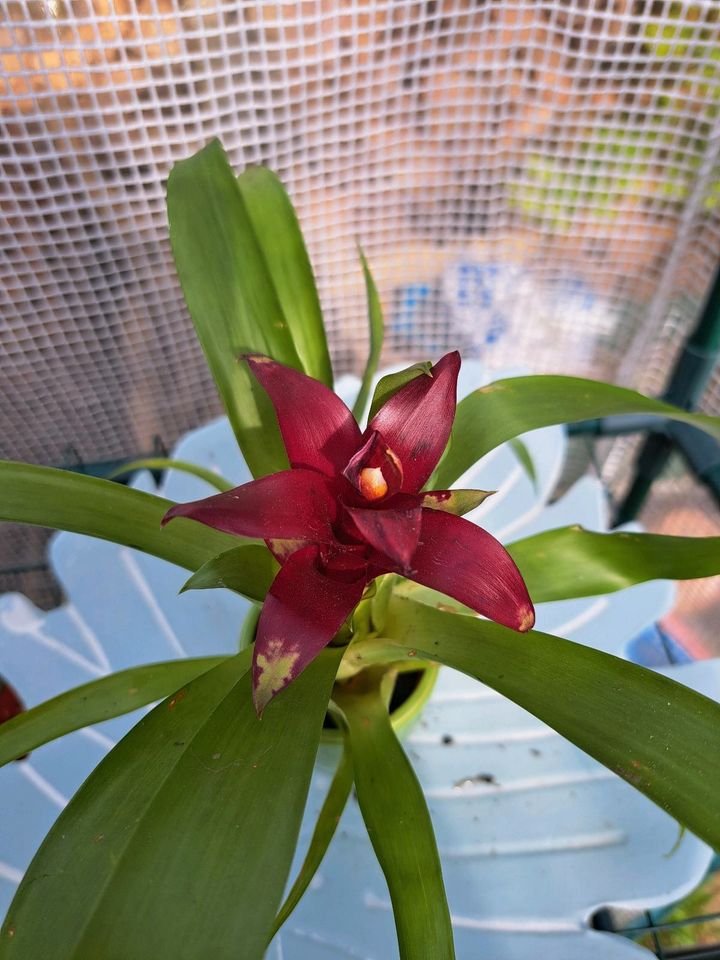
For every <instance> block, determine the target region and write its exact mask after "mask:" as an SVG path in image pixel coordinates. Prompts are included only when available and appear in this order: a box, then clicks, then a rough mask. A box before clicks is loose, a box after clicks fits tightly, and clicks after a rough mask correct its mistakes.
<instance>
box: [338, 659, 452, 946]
mask: <svg viewBox="0 0 720 960" xmlns="http://www.w3.org/2000/svg"><path fill="white" fill-rule="evenodd" d="M382 676H383V674H382V671H374V670H368V671H364V672H363V673H361V674H358V675H357V676H356V677H353V679H352V680H351V681H349V683H348V684H347V685H346V691H347V692H346V693H341V692H340V691H339V688H338V689H336V692H335V694H334V697H335V700H336V703H337V704H338V706H339V707H340V708H341V710H342V711H343V713H344V714H345V717H346V719H347V723H348V732H349V737H350V748H351V751H352V756H353V770H354V777H355V787H356V790H357V797H358V803H359V804H360V810H361V811H362V815H363V819H364V820H365V825H366V827H367V830H368V834H369V835H370V840H371V841H372V845H373V848H374V850H375V853H376V855H377V858H378V860H379V862H380V866H381V867H382V870H383V873H384V874H385V879H386V880H387V884H388V889H389V891H390V899H391V901H392V905H393V913H394V915H395V926H396V929H397V936H398V945H399V948H400V957H401V960H439V958H440V957H442V958H443V960H452V958H453V957H454V956H455V949H454V946H453V934H452V925H451V923H450V911H449V910H448V905H447V898H446V896H445V887H444V885H443V879H442V871H441V868H440V858H439V856H438V852H437V846H436V844H435V834H434V833H433V827H432V822H431V820H430V814H429V813H428V809H427V805H426V803H425V797H424V796H423V792H422V790H421V788H420V784H419V783H418V781H417V777H416V776H415V772H414V771H413V768H412V767H411V765H410V762H409V760H408V758H407V757H406V755H405V752H404V750H403V749H402V747H401V746H400V743H399V742H398V739H397V737H396V736H395V733H394V731H393V729H392V725H391V723H390V718H389V716H388V711H387V707H386V705H385V702H384V700H383V697H382V694H381V690H380V682H381V679H382Z"/></svg>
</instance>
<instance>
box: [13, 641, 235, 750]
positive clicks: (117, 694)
mask: <svg viewBox="0 0 720 960" xmlns="http://www.w3.org/2000/svg"><path fill="white" fill-rule="evenodd" d="M245 655H246V656H247V657H249V656H250V652H249V651H247V652H246V653H245ZM224 659H227V658H226V657H196V658H193V659H191V660H168V661H166V662H164V663H148V664H144V665H143V666H141V667H131V668H130V669H129V670H121V671H120V672H118V673H112V674H110V676H108V677H102V678H101V679H100V680H93V681H92V682H91V683H85V684H83V685H82V686H81V687H75V688H73V689H72V690H68V691H67V692H66V693H61V694H60V695H59V696H58V697H53V698H52V700H46V701H45V702H44V703H40V704H38V705H37V706H36V707H33V708H32V709H31V710H27V711H25V713H19V714H18V715H17V716H15V717H13V718H12V720H8V721H7V722H6V723H3V724H2V725H1V726H0V766H3V765H4V764H6V763H9V762H10V760H17V758H18V757H22V756H24V755H25V754H26V753H30V751H31V750H35V749H37V747H41V746H42V745H43V744H44V743H49V741H50V740H56V739H57V738H58V737H64V736H65V734H66V733H72V731H73V730H80V729H81V728H82V727H87V726H89V725H90V724H93V723H101V722H102V721H103V720H110V719H111V718H112V717H119V716H122V714H124V713H131V712H132V711H133V710H137V708H138V707H144V706H145V705H146V704H148V703H152V702H153V701H154V700H160V699H161V698H163V697H167V696H169V695H170V694H171V693H174V692H175V691H176V690H177V689H179V688H180V687H182V686H183V684H185V683H189V682H190V681H191V680H194V679H195V677H198V676H200V674H201V673H206V672H207V671H208V670H211V669H212V668H213V667H216V666H217V665H218V664H219V663H221V662H222V661H223V660H224Z"/></svg>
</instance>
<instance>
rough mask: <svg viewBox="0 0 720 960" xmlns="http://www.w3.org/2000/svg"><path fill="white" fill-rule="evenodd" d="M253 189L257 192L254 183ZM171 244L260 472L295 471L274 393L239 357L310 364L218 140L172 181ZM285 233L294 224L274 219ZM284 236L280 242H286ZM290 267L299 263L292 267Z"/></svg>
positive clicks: (210, 358)
mask: <svg viewBox="0 0 720 960" xmlns="http://www.w3.org/2000/svg"><path fill="white" fill-rule="evenodd" d="M248 189H249V188H248ZM167 190H168V197H167V202H168V218H169V221H170V242H171V244H172V249H173V254H174V256H175V264H176V266H177V271H178V276H179V277H180V283H181V285H182V289H183V293H184V295H185V301H186V303H187V306H188V310H189V311H190V316H191V317H192V320H193V323H194V324H195V331H196V333H197V335H198V339H199V340H200V344H201V346H202V348H203V350H204V352H205V357H206V359H207V362H208V366H209V367H210V370H211V372H212V375H213V377H214V379H215V383H216V384H217V387H218V390H219V392H220V396H221V398H222V401H223V403H224V405H225V409H226V410H227V414H228V417H229V418H230V423H231V425H232V428H233V430H234V431H235V436H236V437H237V439H238V443H239V444H240V448H241V450H242V452H243V454H244V456H245V460H246V461H247V464H248V466H249V467H250V469H251V470H252V472H253V474H254V475H255V476H256V477H257V476H263V475H265V474H268V473H273V472H274V471H276V470H283V469H285V468H286V467H287V456H286V454H285V447H284V446H283V443H282V439H281V437H280V430H279V428H278V425H277V417H276V416H275V411H274V409H273V406H272V404H271V403H270V399H269V397H268V396H267V394H266V393H265V391H264V390H263V389H262V387H261V386H260V384H259V383H258V382H257V381H256V380H255V378H254V377H253V376H252V374H251V373H250V370H249V369H248V366H247V364H245V363H240V362H238V358H239V357H240V356H241V355H242V354H246V353H263V354H267V355H268V356H271V357H273V358H274V359H275V360H279V361H280V362H281V363H285V364H287V365H288V366H291V367H295V368H297V369H298V370H301V369H302V364H301V361H300V358H299V356H298V353H297V350H296V348H295V345H294V343H293V335H292V331H291V329H290V327H289V325H288V321H287V317H286V316H285V314H284V312H283V308H282V305H281V302H280V299H279V294H278V291H277V288H276V286H275V280H276V273H277V269H276V268H275V272H273V270H271V269H270V268H269V266H268V260H267V253H266V250H265V249H264V244H265V243H267V237H266V236H265V235H264V233H263V235H262V236H258V233H257V232H256V224H255V218H256V217H257V211H256V210H254V211H253V216H251V214H250V211H249V210H248V207H247V203H246V200H245V191H243V190H242V189H241V187H240V185H239V183H238V180H237V178H236V177H235V174H234V172H233V170H232V168H231V167H230V164H229V163H228V161H227V157H226V156H225V152H224V150H223V148H222V146H221V145H220V143H219V142H218V141H217V140H213V141H212V142H211V143H209V144H208V145H207V146H206V147H204V148H203V149H202V150H200V151H199V153H196V154H195V156H193V157H190V158H189V159H188V160H183V161H181V162H180V163H176V164H175V166H174V167H173V169H172V171H171V172H170V177H169V179H168V187H167ZM273 229H274V230H275V231H276V232H277V238H279V237H280V235H281V234H282V233H283V232H284V231H285V230H287V229H288V227H287V223H285V222H283V221H281V222H279V223H277V224H274V225H273ZM277 242H280V241H279V240H278V241H277ZM288 269H290V268H288Z"/></svg>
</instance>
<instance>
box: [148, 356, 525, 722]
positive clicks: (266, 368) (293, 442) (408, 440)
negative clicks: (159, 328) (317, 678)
mask: <svg viewBox="0 0 720 960" xmlns="http://www.w3.org/2000/svg"><path fill="white" fill-rule="evenodd" d="M245 359H246V360H247V362H248V363H249V365H250V369H251V370H252V372H253V374H254V375H255V377H256V378H257V380H258V381H259V382H260V384H261V385H262V387H263V388H264V389H265V390H266V391H267V393H268V396H269V397H270V400H271V401H272V403H273V406H274V407H275V412H276V414H277V418H278V423H279V425H280V432H281V434H282V438H283V442H284V444H285V449H286V450H287V454H288V458H289V460H290V466H291V469H290V470H283V471H281V472H280V473H274V474H271V475H270V476H266V477H262V478H261V479H260V480H253V481H251V482H250V483H245V484H243V485H242V486H240V487H236V488H235V489H234V490H229V491H228V492H227V493H220V494H217V495H216V496H212V497H207V498H206V499H204V500H196V501H195V502H193V503H185V504H178V505H177V506H174V507H172V508H171V509H170V510H168V512H167V514H166V515H165V517H164V518H163V523H167V521H168V520H172V519H173V518H174V517H189V518H190V519H192V520H198V521H199V522H200V523H205V524H207V525H208V526H210V527H215V528H216V529H218V530H223V531H224V532H226V533H232V534H238V535H241V536H244V537H260V538H262V539H264V540H265V542H266V543H267V545H268V547H269V548H270V550H271V551H272V552H273V554H274V555H275V557H276V558H277V560H278V561H279V563H280V564H281V569H280V571H279V573H278V575H277V576H276V578H275V580H274V581H273V584H272V586H271V587H270V591H269V593H268V595H267V598H266V600H265V603H264V605H263V609H262V613H261V615H260V620H259V623H258V627H257V634H256V640H255V650H254V660H253V690H254V698H255V705H256V708H257V710H258V713H260V712H261V711H262V709H263V708H264V707H265V705H266V704H267V703H268V702H269V701H270V699H271V698H272V697H273V696H274V695H275V694H276V693H278V692H279V691H280V690H282V689H283V688H284V687H286V686H287V685H288V684H289V683H290V682H291V681H292V680H293V679H294V678H295V677H297V676H298V674H299V673H300V671H301V670H303V669H304V668H305V667H306V666H307V664H308V663H309V662H310V661H311V660H312V659H313V658H314V657H315V656H317V654H318V653H319V652H320V651H321V650H322V649H323V647H325V646H326V645H327V644H328V643H329V642H330V641H331V640H332V638H333V637H334V636H335V634H336V633H337V632H338V630H339V629H340V628H341V627H342V625H343V623H344V622H345V620H346V619H347V617H348V616H349V615H350V614H351V613H352V611H353V610H354V608H355V606H356V605H357V603H358V602H359V601H360V599H361V598H362V595H363V591H364V590H365V587H366V586H367V585H368V583H370V581H371V580H373V579H374V578H375V577H377V576H379V575H380V574H383V573H400V574H402V575H403V576H406V577H409V578H410V579H411V580H415V581H416V582H417V583H421V584H424V585H425V586H428V587H432V588H434V589H436V590H440V591H441V592H442V593H445V594H448V595H449V596H451V597H454V598H455V599H456V600H458V601H459V602H460V603H463V604H465V605H466V606H468V607H471V608H472V609H473V610H476V611H477V612H478V613H481V614H483V615H485V616H486V617H489V618H490V619H492V620H496V621H498V622H499V623H502V624H504V625H505V626H508V627H512V628H513V629H515V630H522V631H525V630H529V629H530V628H531V627H532V625H533V623H534V622H535V614H534V611H533V606H532V602H531V600H530V597H529V596H528V592H527V589H526V587H525V584H524V582H523V579H522V577H521V575H520V572H519V571H518V569H517V567H516V566H515V563H514V562H513V560H512V559H511V557H510V555H509V554H508V552H507V551H506V550H505V548H504V547H503V546H502V544H500V543H499V542H498V541H497V540H495V538H494V537H492V536H491V535H490V534H489V533H487V532H486V531H485V530H482V529H481V528H480V527H478V526H476V525H475V524H473V523H470V522H469V521H467V520H463V519H462V517H459V516H456V515H455V514H454V513H453V512H450V511H453V510H454V509H456V507H455V499H454V497H453V494H452V492H451V491H445V490H435V491H430V492H425V493H421V492H420V491H421V490H422V487H423V485H424V484H425V483H426V482H427V480H428V478H429V476H430V474H431V473H432V471H433V470H434V468H435V466H436V464H437V462H438V460H439V459H440V456H441V455H442V453H443V451H444V450H445V446H446V444H447V441H448V438H449V436H450V430H451V427H452V423H453V419H454V417H455V403H456V400H455V395H456V387H457V378H458V372H459V370H460V355H459V354H458V353H457V352H456V353H449V354H447V355H446V356H445V357H443V358H442V360H440V361H439V363H437V364H435V366H434V367H433V368H432V370H431V372H430V373H429V374H421V375H420V376H418V377H417V378H416V379H414V380H411V381H410V382H409V383H407V384H406V385H405V386H404V387H402V388H401V389H400V390H399V391H398V392H397V393H395V394H394V395H393V396H391V397H390V399H389V400H388V401H387V402H386V403H385V404H384V406H383V407H381V409H380V410H379V411H378V413H377V414H376V416H375V417H374V418H373V420H372V422H371V423H370V424H369V425H368V427H367V429H366V430H365V432H364V433H361V432H360V428H359V426H358V424H357V422H356V421H355V418H354V417H353V415H352V413H351V412H350V410H349V409H348V408H347V407H346V406H345V404H344V403H343V401H342V400H341V399H340V398H339V397H338V396H337V395H336V394H334V393H333V392H332V391H331V390H329V389H328V388H327V387H326V386H324V385H323V384H321V383H319V382H318V381H317V380H313V379H312V378H310V377H307V376H305V374H303V373H299V372H298V371H297V370H294V369H292V368H290V367H285V366H283V365H282V364H280V363H277V362H276V361H274V360H271V359H270V358H269V357H264V356H256V355H252V356H248V357H246V358H245Z"/></svg>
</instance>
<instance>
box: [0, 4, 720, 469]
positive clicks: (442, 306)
mask: <svg viewBox="0 0 720 960" xmlns="http://www.w3.org/2000/svg"><path fill="white" fill-rule="evenodd" d="M0 11H1V13H2V23H1V24H0V63H1V66H2V79H0V113H1V114H2V120H3V141H2V157H1V158H0V162H1V163H2V180H1V181H0V189H1V190H2V217H3V225H2V261H1V265H0V270H1V272H2V283H1V287H0V289H1V293H0V296H1V297H2V305H1V316H2V320H1V321H0V371H1V374H2V385H1V387H0V404H1V409H0V414H1V415H2V431H1V435H0V447H1V449H0V454H1V455H2V456H6V457H17V458H25V459H30V460H36V461H42V462H47V463H62V462H68V460H69V461H71V462H72V461H73V460H76V459H78V458H80V459H83V460H85V461H95V460H104V459H107V458H113V457H120V456H125V455H128V454H133V453H136V452H140V451H146V450H148V449H150V447H151V445H152V439H153V437H154V436H155V435H158V434H159V435H160V436H161V437H162V439H163V440H164V441H165V443H166V444H168V445H169V444H171V443H172V441H173V440H174V439H175V437H176V436H177V435H178V434H179V433H180V432H182V431H183V430H185V429H187V428H188V427H190V426H192V425H194V424H196V423H198V422H199V421H202V420H204V419H206V418H207V417H208V416H209V415H211V414H212V413H214V412H215V411H216V410H217V405H216V401H215V398H214V395H213V391H212V387H211V385H210V383H209V380H208V377H207V375H206V373H205V371H204V366H203V362H202V360H201V358H200V354H199V351H198V349H197V347H196V346H195V343H194V340H193V335H192V333H191V329H190V326H189V322H188V318H187V315H186V312H185V308H184V305H183V301H182V298H181V295H180V292H179V288H178V284H177V282H176V279H175V275H174V270H173V265H172V260H171V256H170V251H169V245H168V241H167V230H166V221H165V208H164V183H165V178H166V177H167V173H168V170H169V168H170V166H171V164H172V162H173V161H174V160H176V159H179V158H182V157H185V156H187V155H188V154H189V153H191V152H192V151H194V150H196V149H197V148H199V147H200V146H201V145H202V144H204V143H205V142H206V141H207V140H208V139H209V138H211V137H213V136H219V137H221V138H222V140H223V142H224V144H225V146H226V147H227V149H228V151H229V153H230V157H231V159H232V161H233V162H234V163H235V164H236V165H237V167H238V168H240V167H242V166H243V165H244V164H249V163H259V162H260V163H267V164H269V165H271V166H272V167H274V168H275V169H276V170H278V172H279V173H280V175H281V176H282V177H283V179H284V181H285V182H286V184H287V186H288V188H289V190H290V192H291V195H292V197H293V199H294V201H295V203H296V204H297V206H298V209H299V213H300V216H301V220H302V223H303V226H304V229H305V231H306V235H307V238H308V243H309V247H310V252H311V256H312V258H313V261H314V264H315V267H316V271H317V275H318V282H319V286H320V289H321V296H322V300H323V304H324V308H325V311H326V317H327V323H328V327H329V331H330V338H331V346H332V350H333V353H334V357H335V359H336V363H337V365H338V367H339V368H340V369H341V370H342V369H349V368H358V367H359V366H360V363H361V360H362V357H363V353H364V349H365V341H366V333H365V311H364V297H363V287H362V279H361V275H360V271H359V269H358V265H357V260H356V251H355V244H356V241H358V240H359V241H360V242H362V244H363V245H364V247H365V248H366V251H367V253H368V256H369V259H370V261H371V263H372V265H373V268H374V270H375V273H376V275H377V279H378V282H379V286H380V288H381V293H382V296H383V302H384V306H385V311H386V320H387V326H388V348H387V351H386V353H387V359H390V358H391V357H393V356H395V355H400V354H402V355H414V356H417V355H427V354H436V353H437V352H439V351H440V350H441V349H443V348H444V347H445V346H447V345H453V346H455V345H458V346H460V347H461V348H463V349H464V350H465V351H466V352H470V353H475V354H481V355H483V356H484V357H485V359H486V361H487V362H488V363H489V364H490V365H491V366H496V367H499V366H507V365H508V364H512V365H521V366H524V367H526V368H529V369H532V370H561V371H563V372H577V373H581V374H582V373H584V374H591V375H596V376H603V377H610V378H615V379H619V380H621V381H623V382H626V383H632V384H635V385H638V386H640V387H642V388H645V389H647V390H658V389H659V388H660V387H661V386H662V381H663V379H664V376H665V374H666V371H667V367H668V362H669V358H670V357H671V356H672V354H673V351H674V350H675V348H676V345H677V341H678V337H679V334H680V333H681V332H682V331H683V330H684V329H685V328H686V327H687V324H688V322H689V321H690V319H691V318H692V316H693V315H694V313H695V311H696V310H697V306H698V303H699V301H700V299H701V298H702V295H703V292H704V290H705V288H706V286H707V283H708V281H709V278H710V276H711V274H712V271H713V269H714V266H715V263H716V260H717V255H718V251H719V250H720V242H719V240H720V223H719V217H720V167H719V165H718V148H719V146H720V121H719V116H720V45H719V44H718V38H719V31H720V26H719V23H718V5H717V3H716V0H693V2H675V0H673V2H656V0H552V2H550V0H548V2H520V3H519V2H511V0H507V2H492V0H486V2H481V0H478V2H471V0H433V2H408V0H392V2H390V0H346V2H341V0H306V2H296V3H283V4H277V3H267V2H261V3H250V2H240V0H232V2H222V0H4V2H2V3H0Z"/></svg>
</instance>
